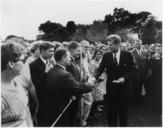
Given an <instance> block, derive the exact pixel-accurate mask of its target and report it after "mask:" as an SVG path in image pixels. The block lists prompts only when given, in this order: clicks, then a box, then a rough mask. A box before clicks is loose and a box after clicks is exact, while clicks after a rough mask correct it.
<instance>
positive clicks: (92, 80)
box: [88, 77, 104, 85]
mask: <svg viewBox="0 0 163 128" xmlns="http://www.w3.org/2000/svg"><path fill="white" fill-rule="evenodd" d="M102 81H104V79H102V78H98V79H97V80H96V79H95V78H94V77H91V78H89V79H88V83H90V84H91V85H95V83H99V82H102Z"/></svg>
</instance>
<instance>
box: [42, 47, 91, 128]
mask: <svg viewBox="0 0 163 128" xmlns="http://www.w3.org/2000/svg"><path fill="white" fill-rule="evenodd" d="M54 57H55V60H56V65H55V66H54V68H53V69H52V70H51V71H50V72H49V73H48V75H47V77H46V86H45V90H44V96H45V98H46V99H45V100H44V110H45V111H44V116H45V120H44V126H51V125H52V123H53V122H54V121H55V120H56V119H57V117H58V116H59V114H60V113H61V112H62V110H63V109H64V108H65V106H66V105H67V104H68V103H69V100H70V98H71V96H72V95H77V94H82V93H87V92H90V91H92V90H93V86H91V85H90V84H88V83H87V84H86V83H79V82H78V81H76V80H75V79H74V77H73V76H72V74H71V73H70V72H68V71H66V67H67V65H69V64H70V53H69V52H68V51H67V50H66V49H58V50H57V51H56V52H55V55H54ZM76 107H77V106H76ZM69 110H70V109H69V108H68V109H67V110H66V111H65V113H64V114H63V115H62V117H61V118H60V120H59V121H58V122H57V124H56V126H71V114H70V111H69Z"/></svg>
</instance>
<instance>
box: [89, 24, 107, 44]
mask: <svg viewBox="0 0 163 128" xmlns="http://www.w3.org/2000/svg"><path fill="white" fill-rule="evenodd" d="M107 35H108V30H107V28H106V25H105V24H104V23H103V22H101V21H94V23H93V24H92V25H91V27H90V29H88V30H87V33H86V37H87V39H88V40H89V41H91V42H101V41H103V40H104V39H105V38H106V37H107Z"/></svg>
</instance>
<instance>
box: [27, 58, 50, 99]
mask: <svg viewBox="0 0 163 128" xmlns="http://www.w3.org/2000/svg"><path fill="white" fill-rule="evenodd" d="M45 67H46V65H45V64H44V62H43V61H42V60H41V58H40V57H39V58H38V59H36V60H35V61H33V62H32V63H31V64H30V72H31V79H32V82H33V84H34V86H35V87H36V92H37V95H38V100H39V102H40V101H41V100H42V97H43V95H42V90H44V84H45V78H46V75H47V73H45Z"/></svg>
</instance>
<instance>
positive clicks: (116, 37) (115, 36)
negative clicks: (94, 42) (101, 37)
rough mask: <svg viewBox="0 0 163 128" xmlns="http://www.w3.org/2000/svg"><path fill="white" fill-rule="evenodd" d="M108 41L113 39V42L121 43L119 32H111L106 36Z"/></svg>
mask: <svg viewBox="0 0 163 128" xmlns="http://www.w3.org/2000/svg"><path fill="white" fill-rule="evenodd" d="M106 41H112V42H113V44H120V43H121V37H120V36H119V35H117V34H111V35H109V36H108V37H107V38H106Z"/></svg>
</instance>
